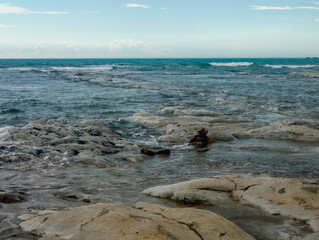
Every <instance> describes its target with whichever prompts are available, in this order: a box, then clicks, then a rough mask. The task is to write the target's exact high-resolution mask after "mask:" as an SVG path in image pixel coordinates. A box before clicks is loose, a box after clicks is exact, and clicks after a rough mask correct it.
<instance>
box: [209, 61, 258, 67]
mask: <svg viewBox="0 0 319 240" xmlns="http://www.w3.org/2000/svg"><path fill="white" fill-rule="evenodd" d="M209 64H210V65H212V66H214V67H248V66H250V65H252V64H254V63H252V62H211V63H209Z"/></svg>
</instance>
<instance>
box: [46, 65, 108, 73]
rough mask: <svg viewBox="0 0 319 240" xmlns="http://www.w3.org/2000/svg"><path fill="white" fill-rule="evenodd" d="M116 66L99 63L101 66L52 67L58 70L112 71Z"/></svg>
mask: <svg viewBox="0 0 319 240" xmlns="http://www.w3.org/2000/svg"><path fill="white" fill-rule="evenodd" d="M113 68H114V66H111V65H99V66H85V67H52V69H53V70H56V71H65V72H76V71H81V70H82V71H94V72H95V71H96V72H100V71H110V70H112V69H113Z"/></svg>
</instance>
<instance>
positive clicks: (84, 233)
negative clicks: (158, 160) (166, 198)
mask: <svg viewBox="0 0 319 240" xmlns="http://www.w3.org/2000/svg"><path fill="white" fill-rule="evenodd" d="M22 218H23V217H22ZM20 226H21V227H22V229H23V230H24V231H27V232H32V233H33V234H35V235H37V236H39V237H41V238H40V239H41V240H48V239H69V240H76V239H90V240H95V239H103V240H107V239H110V240H111V239H112V240H113V239H114V240H120V239H127V240H129V239H163V240H164V239H167V240H168V239H180V240H188V239H189V240H196V239H199V240H200V239H201V240H204V239H223V240H233V239H236V240H253V239H254V238H253V237H252V236H250V235H249V234H247V233H246V232H244V231H243V230H242V229H240V228H239V227H237V226H236V225H235V224H233V223H231V222H229V221H228V220H226V219H225V218H223V217H221V216H219V215H217V214H215V213H213V212H210V211H206V210H199V209H191V208H168V207H164V206H161V205H157V204H150V203H143V202H140V203H137V204H136V206H135V207H133V208H132V207H127V206H123V205H120V204H114V203H100V204H95V205H90V206H84V207H78V208H73V209H68V210H62V211H57V212H55V213H51V214H44V215H39V216H37V217H34V218H30V217H29V216H28V218H27V220H26V221H24V222H22V223H21V224H20Z"/></svg>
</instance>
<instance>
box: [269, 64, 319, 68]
mask: <svg viewBox="0 0 319 240" xmlns="http://www.w3.org/2000/svg"><path fill="white" fill-rule="evenodd" d="M318 66H319V65H270V64H266V65H265V67H270V68H275V69H279V68H314V67H318Z"/></svg>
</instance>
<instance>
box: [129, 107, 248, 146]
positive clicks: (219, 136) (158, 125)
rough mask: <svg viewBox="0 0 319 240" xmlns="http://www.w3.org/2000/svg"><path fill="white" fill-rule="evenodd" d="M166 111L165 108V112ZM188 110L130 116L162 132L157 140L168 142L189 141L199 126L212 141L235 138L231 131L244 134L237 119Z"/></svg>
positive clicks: (243, 129) (244, 129) (241, 125)
mask: <svg viewBox="0 0 319 240" xmlns="http://www.w3.org/2000/svg"><path fill="white" fill-rule="evenodd" d="M169 110H170V109H169ZM167 111H168V110H165V112H167ZM171 111H173V110H171ZM190 111H191V110H189V111H187V112H181V113H182V114H183V115H178V116H176V117H163V116H161V117H159V116H155V115H153V114H150V113H136V114H134V115H133V117H132V118H133V120H134V121H136V122H138V123H140V124H142V125H144V126H146V127H148V128H153V129H156V130H157V131H160V132H163V133H164V135H162V136H160V137H159V138H158V140H159V141H163V142H170V143H185V142H189V140H190V139H191V137H192V136H193V135H194V133H195V132H196V130H197V129H199V128H206V129H207V130H208V136H209V137H210V138H211V139H213V140H214V141H232V140H234V139H235V137H234V136H233V134H232V133H233V132H236V133H238V132H240V133H241V134H244V133H245V132H246V131H247V128H244V127H243V124H242V123H239V122H238V121H226V120H224V119H222V118H217V117H212V116H215V115H216V114H214V113H204V112H203V111H199V112H196V114H195V115H188V114H186V113H189V112H190ZM192 111H195V110H192Z"/></svg>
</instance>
